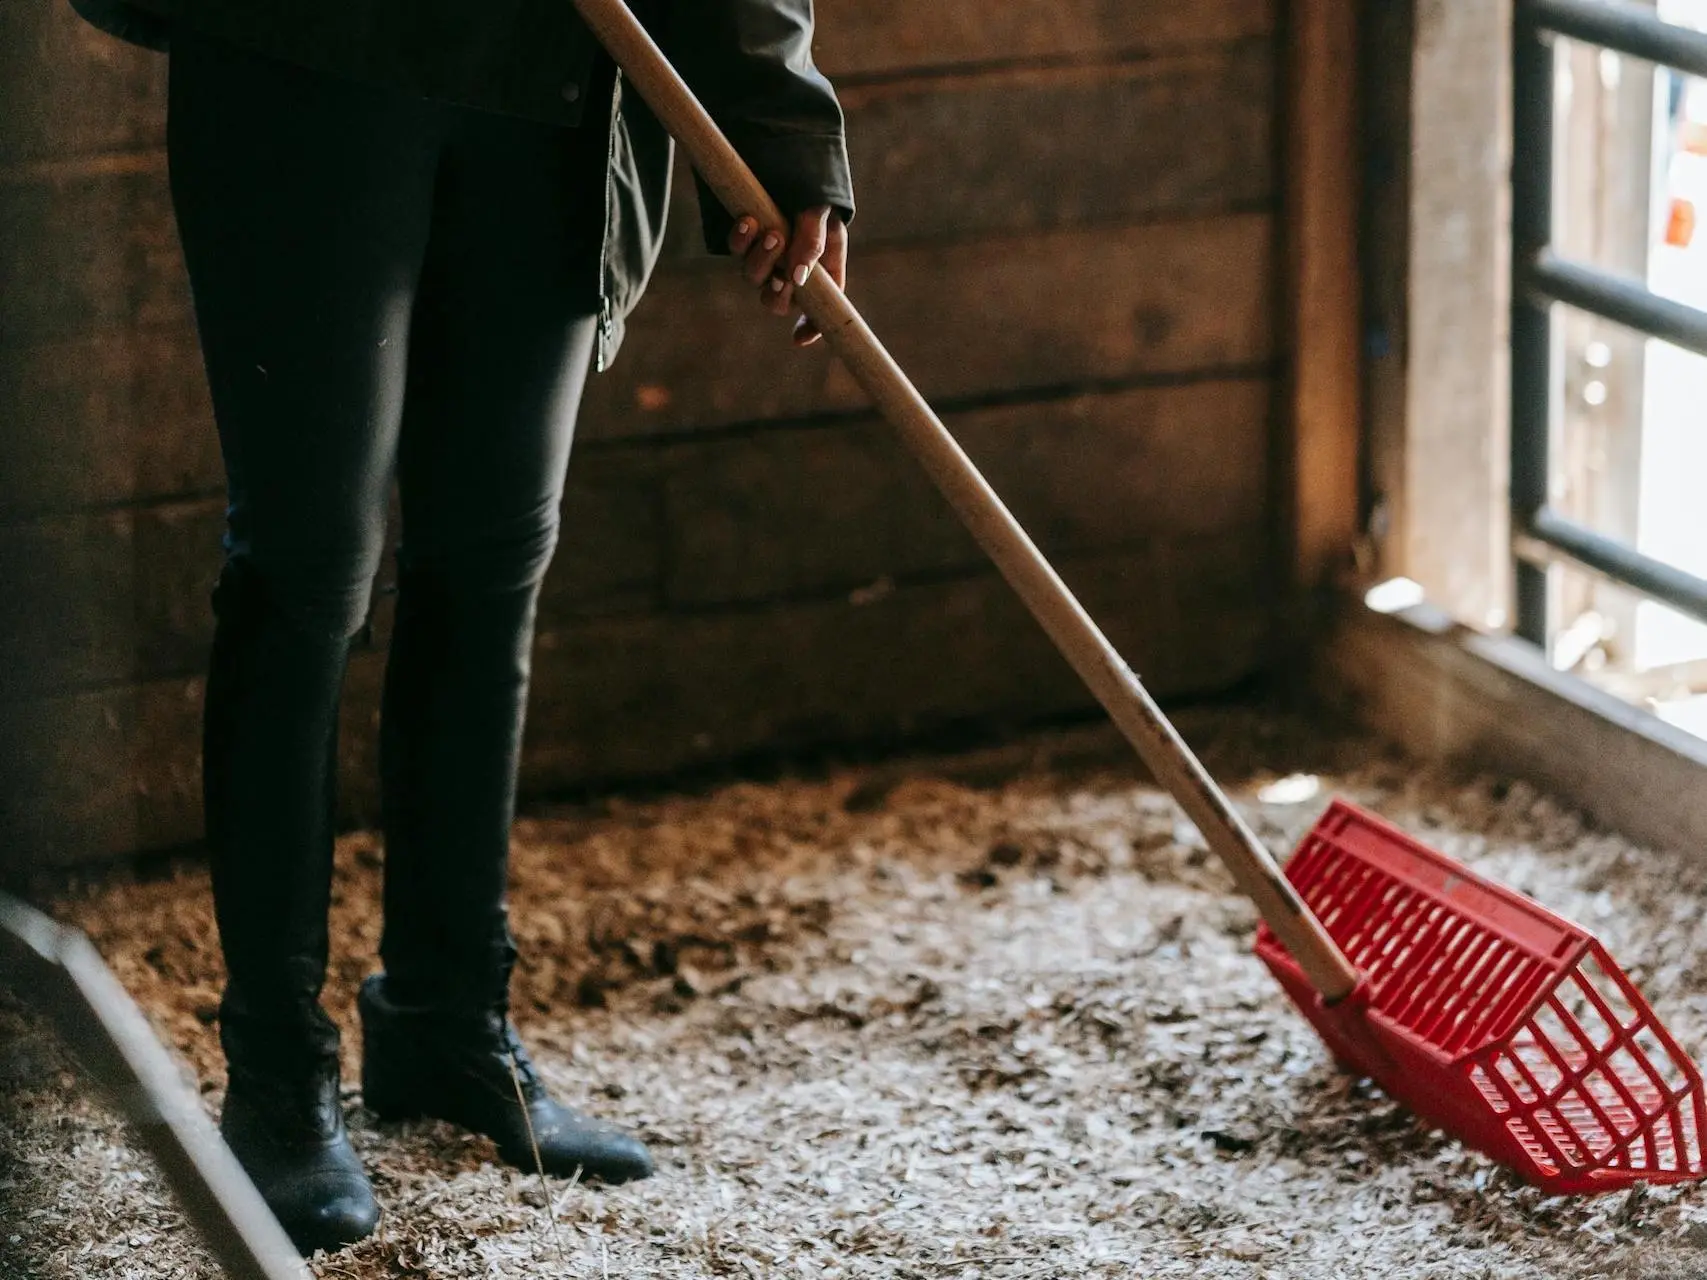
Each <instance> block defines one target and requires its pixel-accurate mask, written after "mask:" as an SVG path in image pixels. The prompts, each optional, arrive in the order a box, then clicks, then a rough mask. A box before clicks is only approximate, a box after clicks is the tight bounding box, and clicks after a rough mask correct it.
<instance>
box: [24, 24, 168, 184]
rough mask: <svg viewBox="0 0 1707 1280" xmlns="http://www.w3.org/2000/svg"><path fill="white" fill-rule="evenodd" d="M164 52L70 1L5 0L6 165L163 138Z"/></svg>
mask: <svg viewBox="0 0 1707 1280" xmlns="http://www.w3.org/2000/svg"><path fill="white" fill-rule="evenodd" d="M165 107H166V59H165V58H163V57H160V56H158V55H156V54H152V53H147V52H145V51H143V50H141V49H135V48H132V47H131V46H129V45H126V44H124V43H122V42H121V41H118V40H114V39H112V38H111V37H109V36H106V35H103V34H102V33H101V32H99V31H97V30H95V28H93V27H91V26H90V25H89V24H88V23H86V22H84V21H83V20H82V19H81V18H79V17H78V16H77V14H76V13H75V12H74V11H73V10H72V8H71V6H70V5H69V4H67V3H66V2H65V0H7V3H6V4H4V5H0V168H3V167H6V166H12V165H17V164H20V163H27V162H29V161H31V160H39V159H62V158H64V157H67V156H85V155H94V154H99V153H103V152H115V151H131V150H136V149H138V148H144V147H155V146H159V145H160V144H161V142H162V141H163V140H164V128H163V126H164V121H165Z"/></svg>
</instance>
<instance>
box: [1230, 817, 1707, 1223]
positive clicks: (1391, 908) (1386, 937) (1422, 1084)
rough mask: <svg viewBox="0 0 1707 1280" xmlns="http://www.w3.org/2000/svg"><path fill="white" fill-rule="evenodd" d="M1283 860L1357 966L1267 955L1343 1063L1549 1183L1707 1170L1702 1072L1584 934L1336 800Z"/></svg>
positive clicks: (1686, 1176)
mask: <svg viewBox="0 0 1707 1280" xmlns="http://www.w3.org/2000/svg"><path fill="white" fill-rule="evenodd" d="M1286 873H1287V876H1288V877H1289V878H1290V879H1291V881H1292V883H1293V884H1294V885H1295V886H1297V888H1298V891H1299V893H1300V894H1301V895H1302V896H1303V898H1304V901H1305V902H1306V903H1307V904H1308V905H1309V907H1310V909H1311V910H1312V911H1313V912H1314V913H1315V914H1316V916H1317V918H1318V919H1320V920H1321V922H1322V924H1323V925H1324V926H1325V927H1326V928H1327V931H1328V935H1329V936H1330V937H1331V938H1332V939H1333V940H1334V942H1335V943H1336V944H1337V945H1338V946H1339V948H1340V949H1341V951H1343V952H1344V953H1345V955H1346V957H1347V958H1348V959H1349V960H1350V961H1351V962H1352V963H1353V964H1354V965H1356V966H1357V967H1358V969H1359V971H1360V972H1361V974H1362V979H1363V980H1362V982H1361V983H1360V984H1359V985H1358V988H1357V990H1356V991H1354V992H1353V993H1352V995H1351V996H1350V997H1348V998H1347V999H1345V1000H1343V1001H1341V1002H1340V1003H1338V1004H1337V1005H1328V1004H1327V1003H1326V1002H1324V1001H1323V1000H1322V999H1321V997H1320V996H1319V995H1318V994H1317V993H1316V991H1315V989H1314V988H1313V987H1312V986H1311V985H1310V983H1309V981H1308V980H1307V979H1306V978H1305V976H1304V971H1303V970H1302V969H1301V968H1300V967H1299V966H1298V963H1297V961H1295V960H1294V959H1293V958H1292V955H1291V954H1290V953H1289V952H1288V951H1287V949H1286V948H1285V947H1284V946H1283V945H1282V944H1281V942H1280V940H1279V939H1278V938H1277V937H1276V936H1275V934H1274V933H1273V931H1271V930H1270V929H1269V928H1267V926H1264V927H1263V928H1262V929H1261V930H1260V931H1259V932H1258V935H1257V954H1258V955H1259V956H1261V957H1262V959H1263V962H1264V963H1265V964H1267V965H1268V967H1269V969H1270V970H1272V971H1273V973H1274V975H1275V977H1277V978H1279V979H1280V983H1281V985H1282V986H1284V987H1285V988H1286V991H1287V993H1288V994H1289V995H1290V996H1291V997H1292V999H1293V1002H1294V1003H1296V1004H1297V1005H1298V1007H1299V1008H1300V1009H1302V1010H1303V1011H1304V1013H1305V1014H1306V1015H1307V1016H1308V1017H1309V1019H1310V1021H1311V1022H1312V1023H1314V1024H1315V1026H1316V1030H1317V1031H1319V1032H1321V1035H1322V1038H1323V1039H1324V1040H1326V1041H1327V1042H1328V1045H1329V1047H1330V1048H1331V1049H1332V1050H1333V1052H1334V1054H1335V1055H1336V1056H1337V1057H1338V1058H1339V1059H1340V1060H1341V1061H1342V1062H1344V1063H1346V1064H1347V1065H1349V1066H1350V1067H1352V1068H1353V1069H1355V1070H1357V1071H1359V1072H1361V1073H1363V1074H1365V1075H1368V1076H1371V1077H1373V1078H1374V1079H1375V1080H1376V1081H1377V1083H1379V1084H1380V1085H1381V1087H1382V1088H1383V1089H1385V1090H1386V1091H1387V1092H1388V1093H1389V1094H1391V1095H1392V1096H1393V1097H1395V1098H1397V1099H1399V1100H1400V1101H1401V1102H1403V1103H1404V1104H1405V1105H1406V1106H1408V1107H1410V1108H1411V1109H1412V1110H1413V1111H1415V1112H1417V1113H1418V1114H1419V1115H1421V1116H1424V1117H1426V1118H1427V1119H1429V1120H1431V1121H1433V1122H1434V1123H1435V1124H1437V1125H1439V1126H1440V1127H1441V1128H1442V1129H1445V1130H1447V1131H1448V1132H1450V1133H1453V1134H1456V1135H1457V1136H1458V1137H1459V1138H1461V1139H1463V1141H1464V1142H1465V1143H1466V1144H1467V1145H1469V1146H1472V1147H1475V1148H1476V1149H1477V1150H1478V1151H1482V1152H1485V1153H1486V1154H1488V1155H1490V1156H1492V1157H1493V1158H1494V1159H1496V1160H1500V1161H1502V1162H1504V1163H1506V1164H1508V1165H1510V1166H1512V1168H1514V1169H1516V1170H1517V1171H1518V1173H1519V1174H1521V1175H1522V1176H1523V1177H1524V1178H1526V1179H1527V1180H1528V1181H1530V1182H1532V1183H1534V1184H1536V1185H1537V1186H1540V1187H1544V1188H1546V1189H1547V1190H1548V1191H1552V1192H1556V1193H1559V1194H1584V1193H1594V1192H1600V1191H1615V1190H1617V1189H1619V1188H1620V1187H1627V1186H1629V1185H1630V1184H1631V1183H1634V1182H1681V1181H1686V1180H1690V1179H1695V1178H1700V1177H1702V1176H1704V1175H1707V1163H1704V1158H1703V1153H1702V1139H1703V1136H1704V1135H1707V1103H1704V1100H1703V1090H1702V1081H1701V1074H1700V1072H1699V1071H1697V1070H1696V1067H1695V1064H1694V1063H1693V1062H1691V1061H1690V1060H1689V1059H1688V1058H1687V1057H1685V1056H1684V1054H1683V1052H1682V1051H1681V1050H1680V1049H1679V1048H1678V1046H1677V1042H1676V1041H1675V1040H1673V1039H1672V1037H1671V1034H1670V1033H1669V1032H1668V1031H1666V1029H1665V1028H1664V1027H1663V1026H1661V1025H1660V1022H1659V1019H1657V1018H1656V1017H1655V1016H1654V1012H1653V1010H1652V1009H1650V1008H1649V1007H1648V1003H1647V1001H1646V1000H1644V999H1643V998H1642V996H1641V994H1640V993H1639V992H1637V990H1636V988H1635V987H1634V986H1632V985H1631V983H1630V980H1629V979H1628V978H1627V977H1625V976H1624V973H1623V971H1622V970H1621V969H1619V967H1618V966H1617V964H1615V963H1614V962H1613V960H1612V958H1611V957H1610V956H1608V955H1607V953H1606V948H1605V947H1603V946H1602V945H1601V944H1600V943H1599V942H1598V941H1597V940H1596V939H1595V938H1594V937H1592V936H1591V935H1590V934H1588V933H1586V932H1585V931H1583V930H1582V929H1579V928H1578V927H1577V926H1575V925H1573V924H1571V923H1570V922H1569V921H1567V920H1564V919H1561V918H1560V917H1559V916H1556V915H1554V914H1553V913H1552V912H1550V911H1547V910H1545V909H1544V908H1542V907H1539V906H1537V905H1536V904H1535V903H1533V902H1531V901H1529V900H1528V899H1527V898H1524V897H1522V896H1520V895H1518V894H1516V893H1513V892H1512V891H1511V890H1509V889H1505V888H1502V887H1501V886H1499V885H1497V884H1493V883H1491V882H1489V881H1488V880H1485V879H1483V878H1482V877H1481V876H1478V875H1476V874H1475V873H1473V872H1471V871H1469V870H1468V869H1466V868H1465V867H1463V866H1461V865H1459V864H1458V863H1456V862H1454V861H1453V860H1452V859H1450V858H1447V857H1445V856H1444V855H1442V854H1439V853H1436V852H1435V851H1434V850H1432V849H1429V848H1427V847H1425V846H1424V845H1421V844H1419V843H1418V842H1417V841H1415V840H1413V839H1411V838H1410V837H1408V836H1406V835H1404V834H1403V833H1402V832H1400V831H1398V830H1396V829H1394V828H1393V827H1391V826H1389V825H1387V824H1386V823H1384V822H1382V821H1380V820H1379V819H1377V818H1374V817H1371V816H1370V815H1369V814H1367V813H1364V812H1363V811H1362V810H1360V809H1358V808H1357V807H1355V806H1354V805H1350V804H1347V803H1345V802H1344V801H1336V802H1335V803H1334V804H1333V805H1332V806H1330V807H1329V809H1328V811H1327V813H1325V814H1324V815H1323V816H1322V818H1321V820H1320V821H1319V822H1317V824H1316V825H1315V826H1314V827H1313V828H1312V829H1311V830H1310V833H1309V834H1308V835H1307V836H1305V838H1304V840H1303V842H1302V843H1301V844H1300V845H1299V846H1298V851H1297V852H1296V853H1295V854H1294V855H1293V857H1292V861H1291V862H1290V863H1289V864H1288V866H1287V868H1286Z"/></svg>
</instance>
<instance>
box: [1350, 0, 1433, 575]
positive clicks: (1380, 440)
mask: <svg viewBox="0 0 1707 1280" xmlns="http://www.w3.org/2000/svg"><path fill="white" fill-rule="evenodd" d="M1414 8H1415V6H1414V4H1413V0H1394V3H1391V4H1383V5H1375V6H1372V7H1370V8H1369V9H1368V10H1367V11H1366V14H1365V17H1364V21H1363V24H1362V29H1361V31H1360V39H1361V67H1360V75H1359V81H1360V83H1361V85H1362V88H1363V137H1364V154H1365V158H1366V163H1365V185H1364V193H1363V197H1364V198H1363V211H1362V231H1363V237H1362V244H1361V245H1360V246H1359V254H1358V257H1359V262H1360V265H1361V268H1362V275H1363V282H1362V296H1363V323H1364V330H1365V333H1366V335H1367V338H1366V344H1365V359H1364V366H1363V397H1364V399H1363V411H1364V422H1365V424H1366V425H1365V430H1366V433H1367V444H1366V452H1367V458H1366V462H1365V472H1366V475H1367V484H1368V488H1369V493H1368V503H1369V512H1368V528H1367V529H1366V530H1365V536H1364V538H1363V540H1362V542H1361V543H1360V546H1359V553H1360V555H1359V565H1358V567H1359V569H1360V570H1361V571H1362V573H1363V574H1364V575H1365V577H1366V578H1367V579H1369V580H1370V581H1380V580H1382V579H1385V578H1389V577H1394V576H1399V575H1401V574H1402V572H1403V570H1402V569H1401V568H1400V565H1401V564H1402V563H1403V560H1404V537H1403V535H1402V533H1401V532H1400V531H1401V530H1403V529H1404V528H1405V527H1406V525H1407V519H1408V517H1407V509H1406V503H1407V497H1408V495H1407V492H1406V484H1405V474H1406V456H1405V450H1406V435H1407V432H1408V431H1409V415H1410V409H1409V405H1408V402H1407V395H1408V386H1409V378H1410V372H1409V370H1410V343H1411V337H1410V330H1411V234H1412V230H1413V228H1412V224H1411V204H1412V181H1413V179H1414V178H1415V177H1416V176H1417V175H1416V174H1415V172H1414V168H1415V166H1414V165H1413V162H1412V153H1411V148H1412V128H1413V125H1414V120H1413V112H1412V103H1413V102H1414V100H1415V97H1414V80H1413V63H1414V59H1413V56H1412V54H1413V50H1414V47H1415V44H1416V41H1415V35H1414V27H1413V20H1414V18H1415V14H1414V12H1413V10H1414ZM1443 109H1444V107H1443Z"/></svg>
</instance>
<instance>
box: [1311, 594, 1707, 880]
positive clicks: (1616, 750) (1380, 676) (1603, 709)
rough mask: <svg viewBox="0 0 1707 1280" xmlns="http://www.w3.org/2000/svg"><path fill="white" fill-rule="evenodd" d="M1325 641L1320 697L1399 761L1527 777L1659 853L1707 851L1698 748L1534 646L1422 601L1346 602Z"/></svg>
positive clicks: (1706, 798) (1703, 758)
mask: <svg viewBox="0 0 1707 1280" xmlns="http://www.w3.org/2000/svg"><path fill="white" fill-rule="evenodd" d="M1325 641H1326V642H1325V643H1324V644H1323V646H1322V647H1321V649H1320V650H1319V651H1318V654H1317V661H1316V663H1315V665H1314V670H1313V673H1312V674H1313V676H1314V680H1315V687H1316V690H1317V692H1318V694H1319V696H1321V697H1322V698H1323V700H1324V701H1325V702H1326V703H1328V704H1329V705H1332V706H1335V707H1337V708H1340V709H1343V710H1345V711H1347V712H1349V713H1351V714H1354V715H1356V716H1357V717H1358V718H1359V719H1361V720H1362V721H1363V722H1364V723H1365V724H1366V725H1368V726H1369V727H1370V728H1371V729H1373V730H1375V731H1376V732H1378V733H1380V734H1381V735H1382V736H1383V737H1385V738H1387V739H1388V740H1389V741H1391V742H1394V743H1396V744H1397V745H1398V746H1400V747H1402V748H1403V749H1404V750H1405V752H1406V753H1407V754H1408V755H1410V756H1412V757H1414V758H1416V759H1419V760H1430V761H1436V760H1438V761H1450V762H1453V763H1455V764H1457V765H1460V766H1462V767H1464V768H1467V769H1474V770H1477V771H1487V772H1489V773H1491V774H1493V775H1495V776H1498V777H1502V778H1512V779H1519V778H1521V779H1524V780H1525V781H1528V782H1530V783H1533V784H1534V785H1535V786H1536V787H1538V788H1540V789H1542V790H1543V791H1545V792H1547V793H1550V794H1553V795H1559V796H1569V797H1570V799H1571V804H1572V805H1573V806H1577V807H1580V808H1581V809H1582V811H1583V812H1584V813H1586V814H1588V815H1589V816H1590V817H1592V818H1593V819H1594V820H1595V821H1596V822H1598V823H1600V824H1602V825H1604V826H1605V827H1607V828H1609V829H1610V830H1613V831H1618V832H1621V833H1623V834H1624V835H1626V836H1628V837H1629V838H1631V839H1633V840H1636V841H1639V842H1641V843H1642V844H1646V845H1650V846H1652V847H1654V848H1657V849H1675V850H1677V851H1678V852H1680V853H1682V854H1683V855H1684V856H1685V857H1698V856H1700V850H1701V848H1702V846H1703V844H1707V792H1704V791H1703V789H1702V787H1701V773H1702V769H1703V768H1707V745H1704V744H1703V743H1702V741H1701V739H1699V738H1697V737H1695V736H1694V735H1693V734H1690V733H1688V732H1686V731H1685V730H1683V729H1680V728H1676V727H1674V726H1672V725H1668V724H1666V723H1665V722H1664V721H1662V720H1660V719H1659V718H1657V717H1656V716H1653V715H1651V714H1649V713H1648V712H1647V711H1645V710H1643V709H1642V708H1640V707H1636V706H1632V705H1631V704H1630V703H1628V702H1625V701H1624V700H1622V699H1620V698H1618V697H1616V696H1614V695H1613V694H1610V693H1607V692H1604V691H1602V690H1600V689H1596V688H1595V687H1594V686H1593V685H1590V684H1589V683H1588V682H1586V681H1584V680H1581V679H1579V678H1577V677H1575V676H1571V675H1567V674H1564V673H1561V672H1558V671H1554V670H1553V669H1552V667H1551V666H1550V665H1549V664H1548V662H1547V660H1546V658H1545V657H1544V656H1543V655H1541V654H1540V653H1539V652H1537V651H1536V650H1535V649H1534V647H1533V646H1530V645H1527V644H1525V643H1523V642H1522V641H1518V640H1513V639H1511V638H1509V637H1505V636H1489V635H1482V634H1478V633H1476V632H1474V631H1472V630H1470V629H1469V628H1467V627H1462V626H1459V625H1457V624H1455V623H1454V622H1453V621H1452V619H1451V618H1450V617H1448V616H1447V615H1446V614H1445V613H1443V612H1441V611H1440V610H1438V609H1434V608H1431V607H1427V606H1423V607H1419V608H1417V609H1414V610H1410V611H1408V612H1407V613H1405V614H1404V615H1401V616H1391V617H1389V616H1384V615H1381V614H1376V613H1371V612H1370V611H1368V610H1367V609H1364V608H1362V607H1361V606H1357V605H1350V604H1348V605H1347V607H1346V608H1345V609H1344V610H1343V611H1342V612H1341V613H1340V614H1339V615H1338V616H1337V617H1336V618H1335V620H1334V625H1333V627H1332V628H1331V629H1330V631H1329V632H1328V634H1327V635H1326V637H1325Z"/></svg>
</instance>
